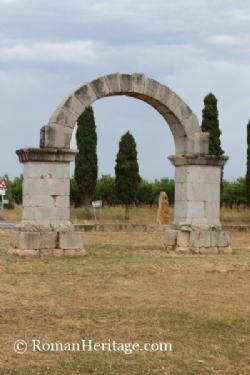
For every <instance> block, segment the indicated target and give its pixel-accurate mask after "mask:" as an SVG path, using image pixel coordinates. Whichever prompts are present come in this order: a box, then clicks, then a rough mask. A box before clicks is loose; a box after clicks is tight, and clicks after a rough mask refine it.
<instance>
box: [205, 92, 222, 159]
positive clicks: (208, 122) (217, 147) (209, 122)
mask: <svg viewBox="0 0 250 375" xmlns="http://www.w3.org/2000/svg"><path fill="white" fill-rule="evenodd" d="M201 128H202V130H203V131H204V132H208V133H209V154H210V155H217V156H220V155H223V154H224V151H223V150H222V148H221V142H220V136H221V131H220V128H219V113H218V109H217V99H216V97H215V96H214V94H212V93H210V94H208V95H207V96H205V98H204V108H203V110H202V124H201Z"/></svg>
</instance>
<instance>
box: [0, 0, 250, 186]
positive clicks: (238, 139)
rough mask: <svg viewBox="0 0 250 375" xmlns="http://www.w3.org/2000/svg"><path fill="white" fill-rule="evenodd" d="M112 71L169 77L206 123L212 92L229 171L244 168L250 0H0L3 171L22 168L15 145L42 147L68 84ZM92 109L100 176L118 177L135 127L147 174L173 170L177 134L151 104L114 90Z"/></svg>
mask: <svg viewBox="0 0 250 375" xmlns="http://www.w3.org/2000/svg"><path fill="white" fill-rule="evenodd" d="M114 72H125V73H127V72H128V73H130V72H142V73H145V74H146V75H147V76H149V77H151V78H154V79H156V80H158V81H160V82H161V83H164V84H166V85H167V86H169V87H170V88H171V89H172V90H174V91H175V92H176V93H177V94H178V95H180V96H181V97H182V99H183V100H184V101H185V102H186V103H187V104H188V105H189V106H190V107H191V108H192V110H193V111H194V113H195V114H196V115H197V116H198V118H199V120H201V111H202V108H203V98H204V96H205V95H206V94H207V93H209V92H210V91H212V92H213V93H214V94H215V95H216V97H217V98H218V109H219V114H220V127H221V130H222V147H223V149H224V150H225V152H226V154H228V155H229V156H230V160H229V162H228V164H227V166H226V169H225V177H226V178H228V179H233V178H235V177H238V176H241V175H244V174H245V159H246V124H247V122H248V120H249V117H250V100H249V99H250V2H249V0H234V1H232V0H226V1H225V0H216V1H215V0H154V1H153V0H137V1H134V0H133V1H132V0H70V1H68V0H67V1H65V0H53V1H51V0H50V1H49V0H0V103H1V104H0V105H1V107H0V108H1V117H0V129H1V133H0V175H2V174H4V173H8V174H9V175H10V176H11V177H13V176H16V175H18V174H20V173H21V165H19V163H18V160H17V157H16V155H15V150H16V149H18V148H23V147H37V146H38V144H39V130H40V128H41V126H43V125H45V124H46V123H47V122H48V118H49V117H50V114H51V113H52V112H53V111H54V109H55V107H56V106H57V105H58V103H59V102H60V101H61V99H62V98H63V97H64V96H65V95H66V94H67V93H68V92H69V91H71V90H72V89H73V88H74V87H77V86H80V85H81V84H84V83H86V82H87V81H91V80H93V79H95V78H97V77H98V76H102V75H104V74H108V73H114ZM94 111H95V118H96V124H97V129H98V158H99V174H100V175H101V174H106V173H110V174H112V175H113V174H114V163H115V156H116V153H117V149H118V142H119V139H120V137H121V135H122V134H123V133H124V132H126V131H127V130H130V131H131V132H132V134H133V135H134V137H135V139H136V142H137V149H138V159H139V163H140V173H141V175H142V176H143V177H145V178H147V179H149V180H153V179H154V178H161V177H167V176H168V177H172V176H173V167H172V166H171V165H170V162H169V161H168V159H167V156H168V155H171V154H173V153H174V142H173V138H172V135H171V133H170V131H169V128H168V125H167V124H166V123H165V122H164V120H163V118H162V117H161V116H160V115H159V114H158V113H157V112H156V111H155V110H154V109H153V108H151V107H150V106H149V105H147V104H145V103H144V102H141V101H137V100H135V99H132V98H126V97H112V98H108V99H102V100H99V101H97V102H96V103H95V104H94ZM74 146H75V141H74V139H73V140H72V147H74Z"/></svg>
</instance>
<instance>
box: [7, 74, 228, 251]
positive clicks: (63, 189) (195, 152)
mask: <svg viewBox="0 0 250 375" xmlns="http://www.w3.org/2000/svg"><path fill="white" fill-rule="evenodd" d="M114 95H126V96H131V97H134V98H137V99H140V100H143V101H144V102H146V103H148V104H149V105H151V106H152V107H154V108H155V109H156V110H157V111H158V112H159V113H160V114H161V115H162V116H163V118H164V119H165V120H166V122H167V123H168V125H169V127H170V129H171V132H172V134H173V137H174V142H175V155H173V156H170V157H169V160H170V161H171V163H172V164H173V165H174V166H175V208H174V223H173V224H172V225H170V226H168V227H167V229H166V233H165V244H166V249H167V250H168V251H174V252H176V253H188V252H194V253H223V252H229V251H231V248H230V237H229V235H228V233H227V232H225V231H223V230H222V227H221V224H220V219H219V208H220V179H221V169H222V167H223V166H224V164H225V162H226V161H227V159H228V158H227V157H226V156H220V157H218V156H213V155H208V145H209V136H208V134H207V133H203V132H202V131H201V128H200V126H199V122H198V120H197V118H196V116H195V115H194V114H193V113H192V111H191V109H190V108H189V107H188V106H187V105H186V104H185V103H184V102H183V101H182V100H181V98H179V96H177V95H176V94H175V93H174V92H173V91H171V90H170V89H169V88H168V87H166V86H164V85H161V84H160V83H159V82H157V81H155V80H153V79H150V78H147V77H145V76H144V75H143V74H139V73H133V74H118V73H116V74H110V75H106V76H103V77H101V78H98V79H96V80H94V81H92V82H90V83H87V84H85V85H83V86H81V87H79V88H78V89H76V90H74V91H72V92H71V93H70V94H69V95H68V96H67V97H66V98H65V99H64V100H63V101H62V102H61V104H60V105H59V106H58V108H57V109H56V111H55V112H54V113H53V114H52V116H51V117H50V119H49V122H48V124H47V125H45V126H43V127H42V129H41V133H40V148H27V149H21V150H18V151H17V155H18V157H19V160H20V162H21V163H23V176H24V181H23V213H22V220H21V222H20V223H19V224H18V225H16V226H15V227H14V229H13V230H12V232H11V252H12V253H14V254H17V255H31V256H46V255H52V256H61V255H84V253H85V251H84V247H83V243H82V236H81V234H80V233H79V232H76V231H75V230H74V226H73V225H72V224H71V222H70V207H69V206H70V205H69V182H70V180H69V178H70V172H69V164H70V162H71V161H73V160H74V158H75V154H76V153H77V150H71V149H70V141H71V137H72V132H73V129H74V126H75V123H76V121H77V119H78V117H79V116H80V115H81V113H82V112H83V111H84V109H85V108H86V107H87V106H89V105H91V104H92V103H93V102H95V101H96V100H98V99H100V98H104V97H108V96H114Z"/></svg>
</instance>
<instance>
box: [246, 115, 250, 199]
mask: <svg viewBox="0 0 250 375" xmlns="http://www.w3.org/2000/svg"><path fill="white" fill-rule="evenodd" d="M246 198H247V205H248V206H250V120H249V122H248V124H247V174H246Z"/></svg>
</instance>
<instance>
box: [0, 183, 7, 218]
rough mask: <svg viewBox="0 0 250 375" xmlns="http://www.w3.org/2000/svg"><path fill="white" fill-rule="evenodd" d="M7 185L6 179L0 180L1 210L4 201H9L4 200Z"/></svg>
mask: <svg viewBox="0 0 250 375" xmlns="http://www.w3.org/2000/svg"><path fill="white" fill-rule="evenodd" d="M6 191H7V186H6V183H5V181H4V180H2V181H0V196H1V211H3V207H4V203H5V202H6V201H7V200H6V201H5V200H4V196H5V195H6Z"/></svg>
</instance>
